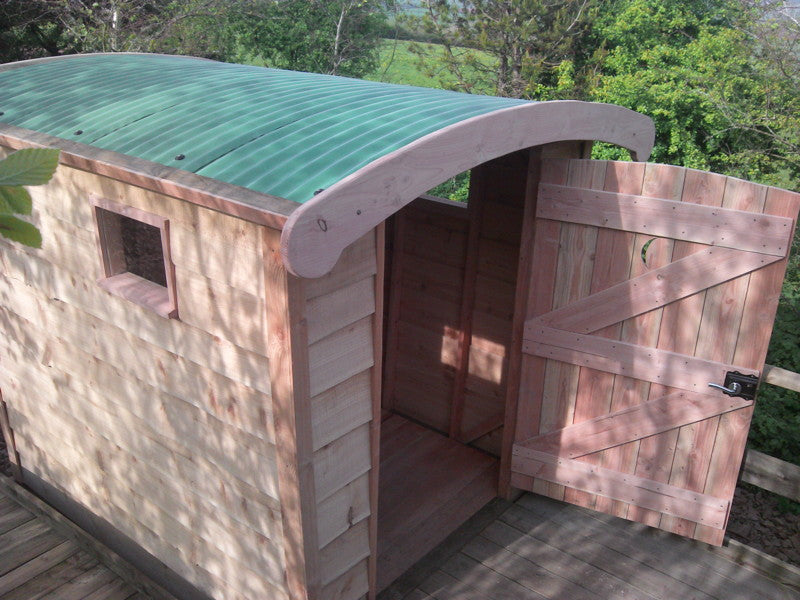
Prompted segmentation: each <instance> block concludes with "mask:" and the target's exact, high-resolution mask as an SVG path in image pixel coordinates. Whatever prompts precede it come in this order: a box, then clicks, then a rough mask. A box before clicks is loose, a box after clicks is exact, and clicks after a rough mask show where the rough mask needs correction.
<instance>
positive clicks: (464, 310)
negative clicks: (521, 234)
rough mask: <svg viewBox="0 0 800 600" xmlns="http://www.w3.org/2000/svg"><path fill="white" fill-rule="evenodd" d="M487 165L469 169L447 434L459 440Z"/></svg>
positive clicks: (470, 341)
mask: <svg viewBox="0 0 800 600" xmlns="http://www.w3.org/2000/svg"><path fill="white" fill-rule="evenodd" d="M490 169H491V166H490V165H482V166H480V167H477V168H475V169H473V170H472V174H471V176H470V183H469V185H470V190H469V204H468V206H467V210H468V211H469V231H468V233H467V256H466V260H465V262H464V279H463V283H462V287H461V307H460V312H459V318H458V320H459V324H458V363H457V364H456V374H455V381H454V382H453V393H452V395H451V396H450V427H449V431H448V435H449V436H450V437H451V438H454V439H456V440H458V441H461V434H462V429H463V427H462V421H463V420H464V391H465V390H464V388H465V387H466V383H467V374H468V373H469V354H470V348H471V347H472V313H473V311H474V308H475V283H476V279H477V277H478V250H479V247H480V243H479V242H480V238H481V223H482V222H483V212H484V211H483V207H484V205H485V200H486V185H487V178H488V174H489V172H490Z"/></svg>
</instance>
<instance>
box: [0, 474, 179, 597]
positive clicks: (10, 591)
mask: <svg viewBox="0 0 800 600" xmlns="http://www.w3.org/2000/svg"><path fill="white" fill-rule="evenodd" d="M38 599H41V600H45V599H47V600H79V599H82V600H174V598H173V597H172V596H171V595H169V594H168V593H166V592H164V591H163V590H162V589H161V588H160V587H159V586H158V585H156V584H155V583H153V582H152V581H150V580H149V579H148V578H147V577H145V576H144V575H142V574H141V573H139V572H138V571H136V570H135V569H134V568H133V567H131V566H130V565H129V564H127V563H126V562H125V561H124V560H123V559H121V558H120V557H119V556H117V555H116V554H115V553H114V552H112V551H111V550H109V549H108V548H106V547H104V546H102V545H100V544H99V543H98V542H96V541H94V540H93V539H92V538H89V537H88V535H87V534H85V533H84V532H83V531H81V530H80V529H78V528H77V526H75V525H74V524H72V523H71V522H69V521H68V520H67V519H65V518H64V517H62V516H61V515H59V514H58V513H56V512H55V511H54V510H53V509H52V508H50V507H49V506H47V505H46V504H44V503H43V502H41V501H40V500H39V499H38V498H36V497H34V496H33V495H32V494H30V493H28V492H27V491H26V490H25V489H23V488H21V487H20V486H18V485H16V484H14V483H13V482H12V481H11V480H10V479H7V478H5V477H3V476H1V475H0V600H38Z"/></svg>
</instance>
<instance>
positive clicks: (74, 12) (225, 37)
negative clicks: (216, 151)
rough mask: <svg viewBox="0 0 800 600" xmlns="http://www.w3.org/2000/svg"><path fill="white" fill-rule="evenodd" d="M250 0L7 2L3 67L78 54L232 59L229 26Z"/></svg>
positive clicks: (0, 31)
mask: <svg viewBox="0 0 800 600" xmlns="http://www.w3.org/2000/svg"><path fill="white" fill-rule="evenodd" d="M246 1H247V0H236V1H226V0H183V1H181V0H96V1H93V2H89V1H87V0H5V1H4V4H3V9H2V11H0V61H3V62H6V61H10V60H21V59H26V58H37V57H41V56H55V55H59V54H72V53H76V52H123V51H125V52H168V53H184V54H193V55H196V56H210V57H216V58H228V57H232V56H233V54H234V52H235V49H236V43H235V37H234V36H233V35H232V32H233V28H232V22H231V20H230V17H231V15H232V14H233V10H234V8H236V7H237V6H238V5H239V3H245V2H246Z"/></svg>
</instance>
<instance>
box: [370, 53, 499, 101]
mask: <svg viewBox="0 0 800 600" xmlns="http://www.w3.org/2000/svg"><path fill="white" fill-rule="evenodd" d="M413 47H416V48H418V49H420V50H422V51H423V53H424V54H425V55H426V56H425V59H424V61H423V60H421V59H420V56H419V55H418V54H416V53H414V52H412V48H413ZM456 51H457V52H459V53H462V54H464V53H471V54H473V55H475V57H476V58H477V59H478V60H479V61H480V62H481V63H483V64H485V65H487V66H489V67H491V65H492V62H493V59H492V57H491V56H490V55H488V54H486V53H484V52H476V51H474V50H468V49H466V48H458V49H457V50H456ZM444 52H445V50H444V48H443V47H442V46H439V45H437V44H424V43H421V42H409V41H405V40H384V42H383V44H382V45H381V54H380V66H379V67H378V69H377V70H376V71H375V72H374V73H372V74H370V75H367V76H366V77H365V79H370V80H372V81H385V82H387V83H402V84H406V85H417V86H422V87H433V88H444V89H458V79H457V78H456V77H455V76H454V75H453V74H452V73H450V72H449V71H447V69H445V68H444V66H443V64H442V60H441V57H443V56H444ZM475 75H476V73H475V70H474V69H470V68H468V67H467V68H465V76H466V77H468V78H469V79H472V80H475V79H477V78H476V77H475ZM472 91H473V92H474V93H478V94H491V93H492V92H493V91H494V90H492V89H491V88H490V87H489V86H483V88H479V87H476V88H475V89H473V90H472Z"/></svg>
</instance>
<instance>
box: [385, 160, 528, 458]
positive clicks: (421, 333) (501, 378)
mask: <svg viewBox="0 0 800 600" xmlns="http://www.w3.org/2000/svg"><path fill="white" fill-rule="evenodd" d="M528 156H529V152H528V151H524V152H518V153H514V154H510V155H507V156H504V157H502V158H499V159H496V160H494V161H491V162H488V163H485V164H483V165H481V166H479V167H476V168H475V169H473V171H472V176H471V190H470V198H469V204H468V206H467V205H459V204H456V203H452V202H447V203H445V202H441V201H437V200H435V199H432V198H420V199H418V200H416V201H415V202H413V203H411V204H409V205H408V206H407V207H405V208H404V209H403V210H401V211H400V212H399V213H398V214H397V215H396V216H395V218H394V227H393V236H392V242H393V246H392V250H391V279H390V281H389V284H388V285H389V288H390V292H389V295H388V302H387V317H386V324H387V333H386V365H385V368H384V372H385V384H384V395H383V407H384V409H385V410H387V411H393V412H397V413H399V414H401V415H404V416H406V417H409V418H411V419H413V420H415V421H417V422H419V423H422V424H424V425H427V426H428V427H431V428H433V429H435V430H436V431H439V432H441V433H443V434H445V435H449V436H450V437H452V438H454V439H456V440H458V441H461V442H464V443H471V444H473V445H475V446H476V447H478V448H481V449H483V450H485V451H487V452H489V453H491V454H493V455H495V456H498V455H499V454H500V446H501V442H502V425H503V416H504V409H505V395H506V377H507V369H508V355H509V351H510V345H511V327H512V321H513V316H514V298H515V290H516V279H517V263H518V259H519V248H520V237H521V232H522V212H523V206H524V199H525V193H526V182H527V173H528Z"/></svg>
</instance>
